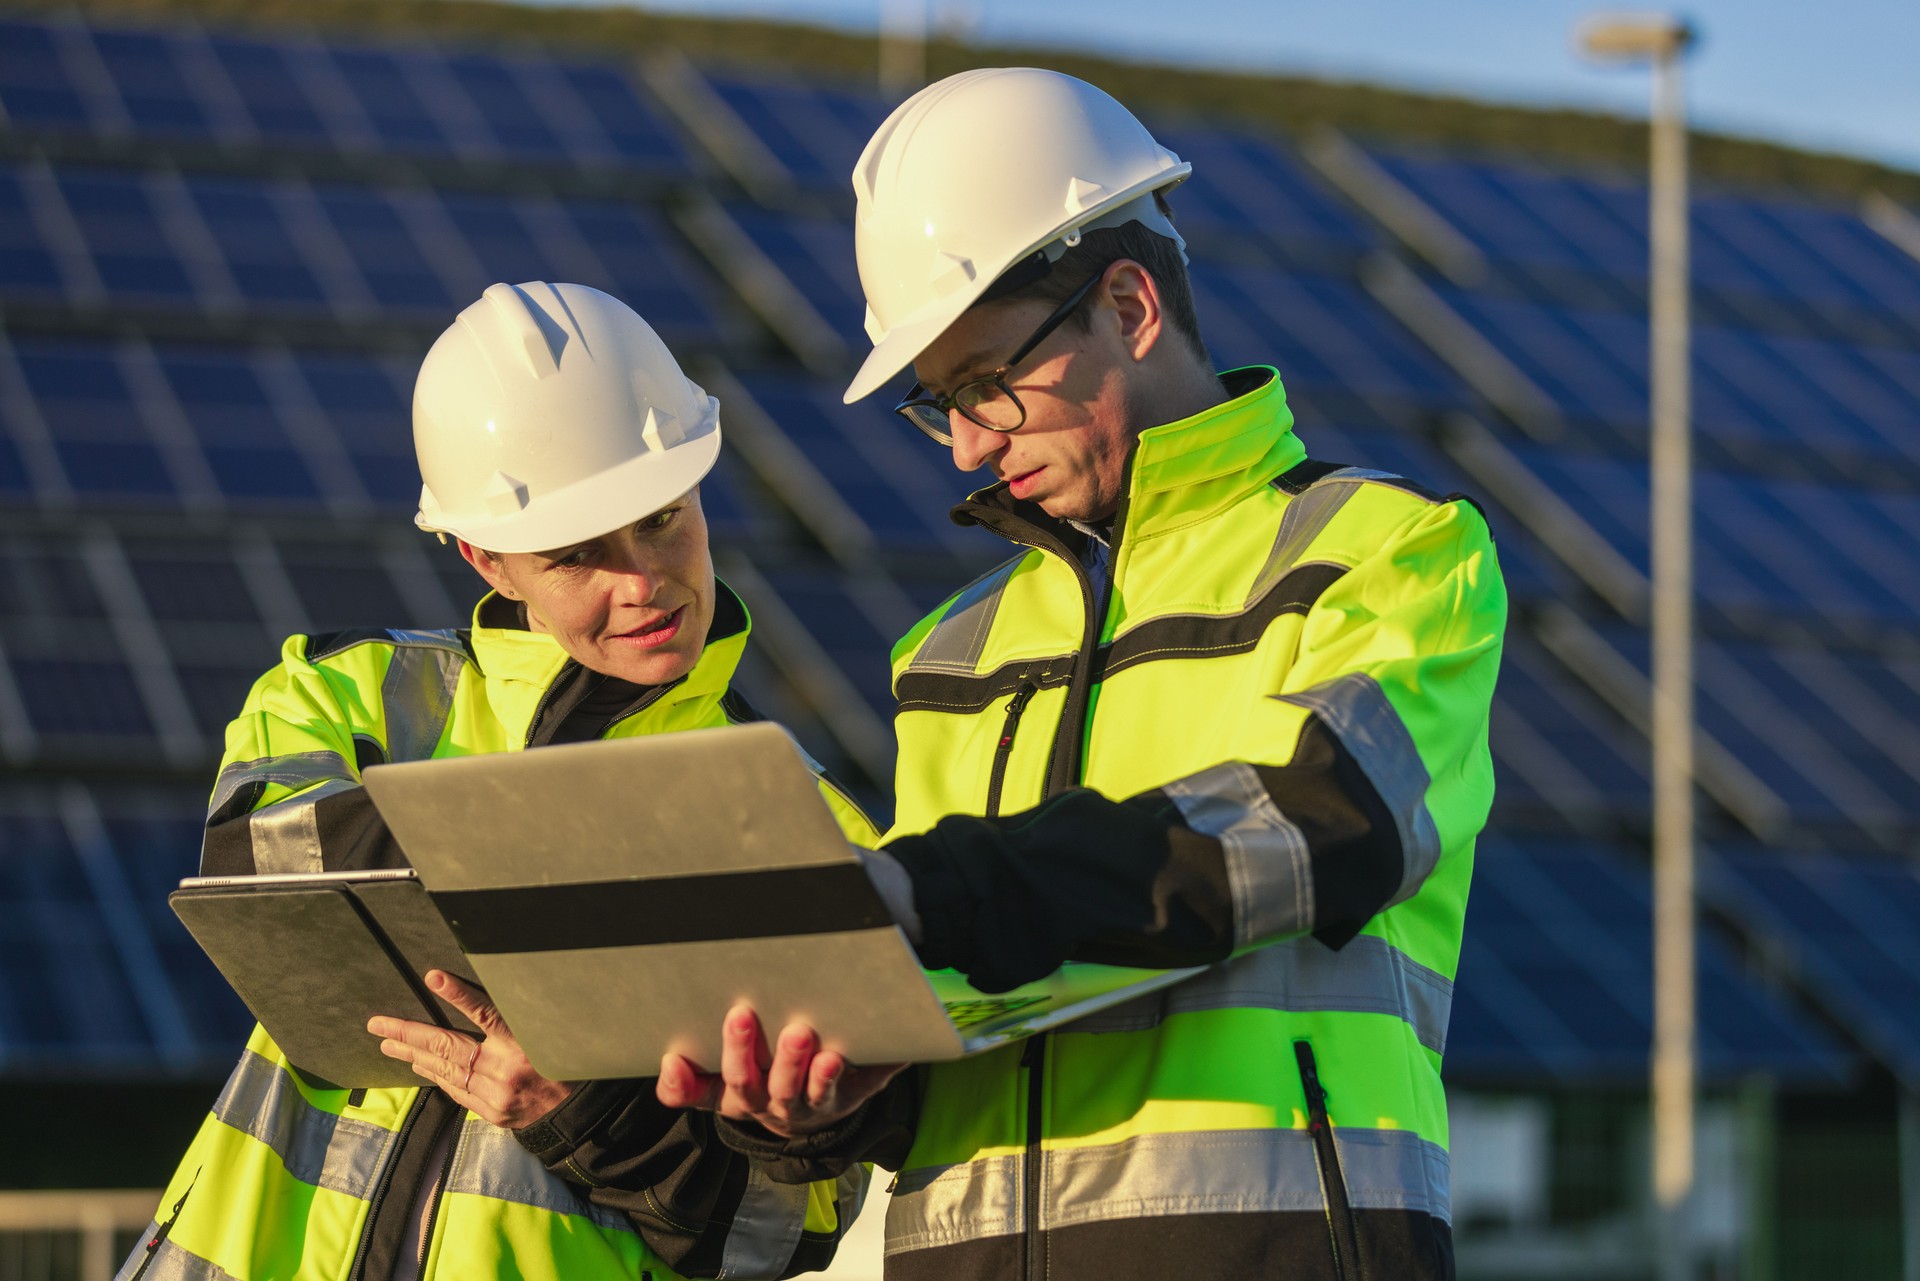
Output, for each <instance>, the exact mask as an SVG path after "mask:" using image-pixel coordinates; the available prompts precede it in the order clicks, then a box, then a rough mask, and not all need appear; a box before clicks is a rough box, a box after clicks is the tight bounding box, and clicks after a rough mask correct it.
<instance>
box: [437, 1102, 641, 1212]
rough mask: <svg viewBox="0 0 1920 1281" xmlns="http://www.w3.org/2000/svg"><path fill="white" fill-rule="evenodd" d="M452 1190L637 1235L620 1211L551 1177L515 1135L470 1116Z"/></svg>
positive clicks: (451, 1177)
mask: <svg viewBox="0 0 1920 1281" xmlns="http://www.w3.org/2000/svg"><path fill="white" fill-rule="evenodd" d="M447 1191H448V1192H449V1193H454V1192H461V1193H465V1194H467V1195H469V1196H482V1197H490V1198H492V1199H493V1200H495V1201H510V1202H512V1203H513V1204H515V1205H528V1206H532V1207H533V1208H534V1209H536V1210H545V1211H547V1212H549V1213H551V1214H570V1215H573V1216H575V1217H577V1218H582V1219H590V1220H592V1222H593V1223H594V1225H595V1226H596V1227H600V1228H604V1229H606V1230H607V1231H610V1232H625V1233H628V1234H629V1235H637V1232H636V1230H635V1228H634V1226H633V1221H632V1220H631V1219H629V1218H627V1216H626V1215H624V1214H622V1213H620V1212H619V1211H618V1210H614V1209H610V1208H608V1207H606V1206H602V1205H595V1204H594V1203H593V1202H591V1201H589V1200H588V1199H587V1194H586V1192H585V1190H584V1189H581V1188H577V1187H575V1186H574V1185H573V1184H571V1183H568V1182H567V1181H566V1180H564V1179H561V1178H558V1177H556V1176H554V1175H552V1174H549V1173H548V1172H547V1168H546V1167H545V1166H543V1165H541V1164H540V1161H539V1159H538V1158H537V1157H535V1156H534V1155H533V1153H531V1152H529V1151H527V1150H526V1149H525V1148H523V1147H521V1146H520V1141H519V1140H518V1139H516V1138H514V1137H513V1131H511V1130H503V1129H501V1128H500V1127H499V1126H497V1125H489V1124H488V1123H487V1122H485V1121H482V1120H481V1119H480V1118H479V1117H477V1116H472V1115H469V1116H468V1117H467V1118H466V1121H465V1122H464V1123H463V1125H462V1126H461V1129H460V1147H459V1150H458V1151H457V1152H456V1153H455V1155H454V1158H453V1169H452V1170H450V1171H449V1172H448V1174H447Z"/></svg>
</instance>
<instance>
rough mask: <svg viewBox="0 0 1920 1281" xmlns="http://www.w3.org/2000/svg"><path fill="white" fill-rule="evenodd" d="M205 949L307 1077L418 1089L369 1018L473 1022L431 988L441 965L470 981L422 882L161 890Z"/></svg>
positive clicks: (466, 1027) (326, 1082) (461, 1026)
mask: <svg viewBox="0 0 1920 1281" xmlns="http://www.w3.org/2000/svg"><path fill="white" fill-rule="evenodd" d="M167 902H168V904H169V906H171V907H172V908H173V910H174V914H175V915H177V916H178V917H179V918H180V920H181V922H182V923H183V924H184V925H185V926H186V927H187V930H188V932H189V933H191V934H192V935H193V938H194V941H195V942H196V943H198V944H199V945H200V947H201V950H202V951H204V952H205V953H206V954H207V955H208V957H210V958H211V959H212V960H213V963H214V965H215V966H217V967H218V968H219V970H220V973H221V974H222V975H224V976H225V977H226V980H227V982H228V983H229V984H231V985H232V987H233V990H234V991H235V992H236V993H238V994H239V996H240V999H241V1000H242V1001H243V1002H245V1003H246V1006H247V1009H248V1010H250V1011H251V1012H252V1014H253V1017H254V1018H255V1019H257V1020H259V1022H260V1025H261V1026H262V1027H264V1028H265V1029H266V1030H267V1034H268V1035H269V1036H271V1037H273V1039H274V1042H275V1043H276V1044H277V1045H279V1047H280V1049H281V1051H282V1052H283V1053H285V1054H286V1056H287V1059H288V1060H289V1061H290V1062H291V1063H292V1064H293V1065H294V1067H296V1068H297V1069H299V1071H300V1074H301V1075H302V1076H303V1077H305V1078H306V1079H307V1080H308V1081H309V1082H310V1083H311V1084H314V1085H316V1086H320V1087H323V1088H324V1087H327V1086H334V1087H344V1088H357V1087H362V1086H367V1087H372V1086H403V1085H419V1084H421V1080H420V1078H419V1077H418V1076H416V1075H415V1074H414V1072H413V1069H412V1068H411V1067H410V1066H408V1065H407V1064H405V1063H402V1062H400V1061H399V1060H397V1059H390V1058H388V1057H386V1056H385V1055H384V1054H382V1053H380V1041H379V1038H377V1037H375V1036H373V1035H371V1034H370V1033H368V1031H367V1020H368V1019H369V1018H372V1017H373V1016H374V1015H376V1014H386V1015H392V1016H394V1017H397V1018H404V1019H413V1020H416V1021H418V1022H422V1023H437V1024H439V1025H440V1026H442V1027H451V1028H455V1029H458V1030H460V1031H462V1032H468V1033H472V1034H475V1035H477V1034H478V1032H479V1029H478V1028H476V1027H474V1026H473V1024H472V1023H471V1022H469V1021H468V1020H467V1018H466V1016H465V1015H463V1014H461V1013H460V1012H459V1011H458V1010H456V1009H455V1008H454V1007H453V1006H451V1005H449V1004H447V1003H446V1002H445V1001H443V1000H441V999H440V998H439V997H437V996H435V995H433V993H431V992H430V991H428V990H427V987H426V985H425V983H424V982H423V981H422V979H421V977H420V976H421V975H423V974H425V973H426V972H427V971H428V970H430V969H441V970H446V971H447V972H448V973H450V974H453V975H456V976H457V977H459V978H462V979H464V980H466V981H467V982H468V983H473V984H475V985H476V986H477V980H476V979H475V978H474V976H473V967H472V966H471V965H470V964H468V962H467V959H466V957H465V956H464V955H462V954H461V951H460V946H459V944H457V943H455V942H454V939H453V935H452V933H451V932H450V931H449V930H448V929H447V925H446V922H445V921H444V920H443V919H442V918H441V916H440V913H439V912H438V911H437V910H435V908H434V906H433V904H432V902H431V901H430V900H429V899H428V898H427V893H426V891H425V890H424V889H423V888H422V887H421V885H420V882H419V881H418V880H416V879H414V878H412V877H407V878H404V879H375V880H362V881H352V880H343V879H327V880H309V881H283V882H274V883H266V884H260V883H255V884H247V883H245V882H241V881H238V880H236V882H235V883H234V884H230V885H200V886H190V887H186V888H182V889H178V890H175V891H174V892H173V893H172V894H170V895H169V896H168V898H167Z"/></svg>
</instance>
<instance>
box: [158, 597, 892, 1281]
mask: <svg viewBox="0 0 1920 1281" xmlns="http://www.w3.org/2000/svg"><path fill="white" fill-rule="evenodd" d="M718 597H719V599H718V601H717V603H716V611H715V619H714V623H713V625H712V627H711V628H710V629H709V633H708V638H707V644H706V648H705V651H704V653H703V654H702V656H701V658H700V661H699V663H698V664H697V665H696V666H695V667H694V669H693V670H692V672H691V673H689V674H688V675H687V676H686V677H685V678H684V679H682V680H680V681H678V682H675V683H672V684H670V685H666V686H653V687H646V686H622V683H620V682H608V681H602V680H600V679H599V678H598V677H597V675H596V674H594V673H591V672H588V671H586V670H585V669H583V668H581V667H580V666H579V664H577V663H574V662H572V661H571V660H570V659H569V658H568V657H567V655H566V654H565V652H564V651H562V650H561V648H560V646H559V645H558V644H557V643H556V642H555V641H554V640H553V639H552V638H551V637H550V636H547V635H544V634H538V633H534V632H530V631H527V630H524V628H523V627H521V626H518V625H515V624H514V623H513V622H512V621H511V616H512V615H513V614H514V613H515V608H514V607H512V606H511V605H509V604H508V603H507V602H505V601H502V600H501V599H500V598H498V597H492V596H490V597H488V598H487V599H486V600H485V601H482V602H481V604H480V606H479V608H478V609H477V610H476V611H475V626H474V627H473V628H472V629H471V630H465V629H463V630H460V631H435V632H407V631H361V632H352V633H342V634H339V635H335V636H314V637H306V636H295V637H293V638H291V639H290V640H289V641H288V642H287V643H286V646H285V648H284V650H283V651H282V655H281V662H280V665H279V666H278V667H276V668H274V669H273V670H272V671H271V672H269V673H267V675H266V676H264V677H262V678H261V680H260V681H259V683H258V684H256V685H255V686H254V688H253V692H252V694H251V695H250V696H249V697H248V699H247V702H246V706H245V707H244V709H243V710H242V711H241V714H240V716H239V717H238V718H237V719H236V720H235V721H234V722H233V723H232V724H231V725H230V726H229V727H228V730H227V740H226V755H225V759H224V761H223V763H222V766H221V770H220V774H219V779H218V782H217V783H216V785H215V789H214V794H213V800H212V805H211V808H210V813H209V820H208V833H207V842H206V847H205V851H204V853H203V871H207V872H217V873H235V872H239V873H247V872H256V871H257V872H262V873H264V872H286V871H320V870H323V869H324V870H332V869H335V868H338V867H343V866H368V865H381V864H394V863H396V862H399V861H400V860H399V859H398V855H397V853H396V849H395V847H394V846H393V844H392V841H391V838H390V836H388V835H387V833H386V831H385V828H384V825H382V824H381V823H380V822H379V821H378V815H377V813H375V812H374V811H373V809H372V807H371V805H370V804H369V803H368V802H367V801H366V797H365V793H364V791H363V790H362V789H361V788H360V786H359V784H358V778H359V773H360V770H361V769H363V768H364V767H365V766H366V765H368V764H370V763H377V762H380V761H399V760H420V759H426V758H435V757H449V756H464V755H471V754H475V753H480V752H510V751H517V750H521V749H522V748H524V747H527V746H529V745H536V746H537V745H540V744H543V743H545V742H548V741H553V740H554V739H556V738H558V739H560V740H562V741H564V740H566V739H569V738H583V737H608V738H618V737H629V736H633V735H639V734H660V733H667V732H670V731H674V730H683V729H695V728H700V727H704V726H713V725H721V724H725V723H727V722H728V721H729V720H735V719H742V718H743V717H744V716H746V715H749V714H750V713H748V712H747V711H746V710H745V705H744V704H743V703H740V702H739V701H738V700H737V699H736V698H735V697H734V696H732V695H730V694H729V693H728V690H727V683H728V681H729V679H730V678H731V677H732V675H733V671H734V668H735V666H736V664H737V663H738V662H739V659H740V655H741V651H742V650H743V648H744V646H745V644H746V640H747V632H748V621H747V617H746V613H745V610H744V608H743V607H742V606H741V605H740V603H739V601H738V599H737V598H736V597H735V596H734V595H733V593H732V592H731V591H730V590H729V589H727V588H726V586H725V585H724V584H722V585H720V586H719V588H718ZM609 687H615V688H616V692H617V693H620V694H621V696H622V697H621V698H618V699H616V700H615V701H614V702H612V703H608V702H607V700H606V698H605V691H606V690H607V689H608V688H609ZM596 699H597V700H598V701H599V703H600V704H601V706H600V708H599V710H598V711H597V712H592V713H590V714H588V715H587V717H586V720H585V721H584V722H583V721H582V720H581V716H580V714H581V713H582V710H583V709H591V708H592V707H593V706H594V703H595V700H596ZM643 783H644V780H636V784H643ZM822 790H823V792H824V793H825V794H826V796H827V797H828V800H829V804H830V805H831V806H832V807H833V809H834V810H835V813H836V815H837V816H838V817H839V819H840V821H841V825H842V827H843V829H844V830H845V831H846V833H847V835H848V837H849V839H852V840H855V841H857V842H859V843H861V844H867V845H870V844H872V841H873V836H874V832H873V829H872V828H871V827H870V826H869V825H868V823H867V821H866V819H865V817H864V816H863V815H861V813H860V812H859V810H858V808H857V807H856V806H854V805H853V804H852V803H851V802H850V801H847V800H846V799H845V798H844V797H842V796H841V795H840V794H839V793H838V792H837V791H836V790H834V789H833V788H832V787H830V786H828V785H826V784H825V782H824V780H823V785H822ZM552 803H554V804H556V805H563V804H566V803H568V802H567V798H565V797H554V798H552ZM529 857H533V858H537V857H538V852H537V851H530V852H529ZM583 979H585V980H586V981H591V977H590V976H583ZM652 1086H653V1083H652V1081H651V1080H645V1081H624V1082H595V1083H588V1084H586V1085H584V1086H582V1087H581V1088H579V1089H578V1090H577V1091H576V1092H575V1094H574V1095H573V1096H572V1097H570V1098H569V1099H568V1100H567V1101H566V1102H565V1103H563V1104H562V1105H561V1107H560V1108H559V1109H558V1110H556V1111H555V1112H554V1113H552V1114H550V1115H549V1116H548V1117H547V1118H545V1119H543V1120H542V1121H539V1122H536V1123H535V1124H534V1125H532V1126H529V1127H527V1129H526V1130H523V1131H520V1132H519V1133H518V1134H516V1133H515V1132H512V1131H508V1130H505V1129H501V1128H499V1127H496V1126H493V1125H490V1124H488V1123H487V1122H485V1121H483V1120H481V1119H480V1118H479V1117H477V1116H475V1115H473V1114H471V1113H466V1112H463V1111H461V1110H460V1109H458V1108H457V1107H456V1106H455V1105H454V1104H453V1103H452V1102H451V1100H450V1099H448V1097H447V1096H446V1095H445V1094H444V1093H442V1092H441V1091H439V1090H435V1089H428V1088H419V1089H366V1090H353V1091H347V1090H339V1089H322V1088H316V1087H315V1086H314V1085H313V1084H311V1083H309V1082H308V1081H306V1080H304V1079H303V1078H302V1077H301V1076H300V1075H299V1073H298V1072H297V1071H295V1070H293V1069H292V1068H291V1067H290V1065H289V1064H288V1062H287V1060H286V1059H285V1057H284V1056H283V1055H282V1054H281V1053H280V1051H279V1049H278V1048H277V1047H276V1046H275V1045H274V1044H273V1042H272V1040H271V1039H270V1038H269V1037H268V1036H267V1035H266V1033H265V1032H264V1031H262V1030H260V1029H259V1028H257V1027H256V1028H255V1029H254V1032H253V1035H252V1037H251V1039H250V1040H249V1041H248V1043H247V1048H246V1051H245V1053H244V1054H243V1055H242V1056H241V1060H240V1064H239V1066H238V1067H236V1068H235V1069H234V1072H233V1075H232V1077H231V1078H230V1079H229V1080H228V1082H227V1085H226V1088H225V1089H224V1090H223V1091H222V1092H221V1094H220V1097H219V1100H218V1101H217V1102H216V1103H215V1104H214V1107H213V1111H212V1113H211V1115H209V1116H208V1118H207V1119H206V1121H205V1122H204V1123H203V1124H202V1126H201V1129H200V1131H199V1134H198V1136H197V1137H196V1138H195V1139H194V1141H193V1144H192V1146H191V1147H190V1148H189V1149H188V1151H187V1154H186V1157H185V1158H184V1159H183V1160H182V1161H181V1163H180V1167H179V1170H178V1172H177V1173H176V1174H175V1176H174V1178H173V1180H172V1182H171V1183H170V1184H169V1185H168V1187H167V1189H166V1192H165V1194H164V1196H163V1197H162V1200H161V1209H160V1211H159V1212H158V1214H157V1216H156V1219H157V1221H156V1223H155V1226H154V1228H153V1229H152V1230H151V1231H149V1232H148V1233H147V1234H146V1236H145V1237H143V1238H142V1242H141V1244H140V1245H139V1246H138V1247H136V1248H135V1250H134V1252H133V1254H132V1256H131V1257H130V1258H129V1259H128V1260H127V1262H126V1264H125V1265H124V1266H123V1268H122V1270H121V1274H120V1275H121V1277H122V1278H130V1277H132V1276H134V1275H136V1274H140V1270H141V1269H142V1268H144V1269H145V1271H144V1274H143V1276H144V1281H161V1279H163V1278H164V1279H165V1281H183V1279H189V1278H190V1279H194V1281H201V1279H204V1281H216V1279H217V1281H228V1279H230V1278H231V1279H237V1281H267V1279H268V1278H293V1277H299V1278H326V1279H328V1281H347V1279H348V1278H355V1279H358V1278H362V1277H366V1278H384V1277H387V1276H389V1275H391V1273H392V1271H393V1269H394V1267H395V1265H396V1262H398V1261H399V1260H398V1257H397V1256H398V1253H399V1251H400V1250H401V1248H402V1243H403V1242H405V1241H408V1240H409V1239H410V1238H409V1227H410V1226H411V1227H413V1228H414V1229H415V1230H416V1231H417V1229H418V1223H417V1219H416V1216H417V1213H418V1210H419V1208H420V1206H421V1204H422V1195H423V1189H431V1188H435V1187H437V1188H438V1191H437V1193H435V1194H431V1203H432V1210H431V1214H432V1217H431V1221H430V1224H429V1227H428V1229H427V1231H426V1232H425V1233H424V1234H421V1236H420V1237H419V1238H417V1239H419V1240H420V1241H422V1243H423V1244H422V1245H421V1246H420V1247H419V1249H418V1250H417V1252H416V1255H415V1258H418V1259H419V1260H420V1261H421V1267H420V1271H419V1275H420V1276H421V1277H422V1278H423V1281H432V1279H433V1278H450V1279H455V1281H469V1279H471V1278H478V1277H514V1278H526V1279H527V1281H536V1279H545V1281H563V1279H564V1281H581V1279H583V1278H595V1277H620V1278H648V1277H650V1278H653V1281H668V1278H672V1277H676V1276H680V1275H682V1273H681V1272H679V1271H676V1270H675V1268H676V1267H678V1268H681V1269H684V1270H685V1271H686V1272H688V1273H691V1274H693V1275H703V1276H716V1275H717V1276H729V1277H775V1276H780V1275H785V1274H788V1273H790V1272H793V1271H802V1270H807V1269H810V1268H818V1267H823V1266H825V1264H826V1262H827V1261H828V1260H829V1259H830V1257H831V1255H832V1250H833V1246H834V1244H835V1242H836V1240H837V1238H838V1236H839V1234H840V1231H841V1230H842V1228H843V1227H844V1226H845V1224H846V1223H848V1222H850V1221H851V1219H852V1217H853V1216H854V1214H855V1213H857V1211H858V1208H859V1203H860V1200H861V1197H862V1196H863V1194H864V1191H865V1178H864V1174H863V1173H862V1172H861V1170H860V1169H859V1167H854V1168H852V1169H850V1170H849V1171H848V1172H847V1173H846V1174H845V1175H844V1176H842V1177H841V1178H839V1179H837V1180H833V1181H828V1182H820V1183H814V1184H811V1185H805V1184H803V1185H783V1184H777V1183H774V1182H772V1181H771V1180H770V1179H768V1178H767V1177H766V1176H765V1174H764V1173H762V1172H759V1171H755V1170H750V1169H748V1168H747V1163H746V1161H745V1159H744V1158H741V1157H739V1156H737V1155H735V1154H733V1153H730V1152H728V1151H727V1150H726V1149H725V1148H724V1147H723V1146H722V1145H720V1144H718V1143H714V1142H711V1120H710V1118H708V1117H707V1116H706V1114H702V1113H682V1112H677V1111H673V1110H671V1109H666V1108H663V1107H661V1106H660V1105H659V1104H658V1102H657V1101H655V1100H654V1098H653V1088H652ZM443 1125H444V1126H451V1127H455V1128H454V1129H453V1130H452V1131H451V1135H452V1138H451V1146H450V1147H447V1146H446V1145H445V1144H444V1143H443V1144H441V1145H439V1147H438V1148H437V1147H436V1142H435V1140H436V1137H437V1136H438V1134H437V1132H439V1131H441V1130H442V1127H443ZM440 1151H444V1153H445V1155H444V1158H443V1159H441V1160H439V1161H429V1155H430V1154H434V1155H438V1153H439V1152H440ZM430 1166H431V1167H432V1168H429V1167H430ZM149 1242H158V1244H157V1245H154V1246H152V1247H151V1248H149V1246H148V1243H149ZM407 1262H408V1263H411V1262H412V1260H408V1261H407Z"/></svg>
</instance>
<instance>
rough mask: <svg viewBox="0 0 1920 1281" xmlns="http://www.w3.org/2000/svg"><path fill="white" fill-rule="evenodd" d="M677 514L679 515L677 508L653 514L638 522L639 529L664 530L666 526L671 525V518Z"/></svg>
mask: <svg viewBox="0 0 1920 1281" xmlns="http://www.w3.org/2000/svg"><path fill="white" fill-rule="evenodd" d="M679 514H680V509H679V508H678V507H669V508H667V509H666V510H665V511H658V512H655V513H654V514H653V515H651V516H649V517H647V518H646V519H645V520H643V521H641V522H640V528H642V529H665V528H666V527H667V526H668V525H671V524H673V518H674V517H676V516H678V515H679Z"/></svg>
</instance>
